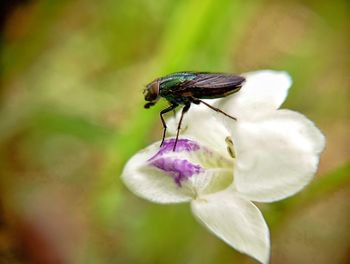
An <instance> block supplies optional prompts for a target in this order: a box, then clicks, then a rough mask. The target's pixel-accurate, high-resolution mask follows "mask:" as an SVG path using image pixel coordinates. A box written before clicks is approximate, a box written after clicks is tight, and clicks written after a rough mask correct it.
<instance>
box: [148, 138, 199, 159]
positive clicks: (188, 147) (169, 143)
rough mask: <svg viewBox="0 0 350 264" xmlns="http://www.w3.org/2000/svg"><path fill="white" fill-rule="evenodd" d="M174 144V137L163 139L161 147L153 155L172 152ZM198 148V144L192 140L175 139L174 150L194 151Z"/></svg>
mask: <svg viewBox="0 0 350 264" xmlns="http://www.w3.org/2000/svg"><path fill="white" fill-rule="evenodd" d="M174 144H175V138H171V139H167V140H164V142H163V146H162V147H161V149H160V150H159V151H158V153H157V154H156V155H155V156H154V157H156V156H157V155H163V154H166V153H168V152H170V151H171V152H173V147H174ZM199 148H200V147H199V145H198V144H197V143H196V142H194V141H192V140H189V139H179V140H178V141H177V144H176V149H175V151H174V152H182V151H187V152H189V151H196V150H198V149H199ZM151 159H153V158H151Z"/></svg>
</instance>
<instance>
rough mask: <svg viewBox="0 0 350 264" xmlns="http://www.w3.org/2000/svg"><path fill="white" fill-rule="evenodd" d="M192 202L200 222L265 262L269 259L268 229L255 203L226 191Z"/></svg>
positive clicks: (237, 247)
mask: <svg viewBox="0 0 350 264" xmlns="http://www.w3.org/2000/svg"><path fill="white" fill-rule="evenodd" d="M191 205H192V212H193V214H194V215H195V216H196V217H197V218H198V219H199V221H200V222H201V223H202V224H203V225H204V226H206V227H207V228H208V229H209V230H210V231H212V232H213V233H214V234H215V235H217V236H218V237H219V238H221V239H222V240H224V241H225V242H226V243H227V244H229V245H230V246H232V247H233V248H235V249H237V250H238V251H241V252H243V253H246V254H248V255H250V256H252V257H254V258H256V259H257V260H259V261H260V262H262V263H267V262H268V259H269V254H270V238H269V229H268V227H267V224H266V222H265V220H264V218H263V216H262V214H261V212H260V211H259V209H258V208H257V207H256V206H255V205H254V204H253V203H251V202H249V201H248V200H246V199H243V198H241V197H239V196H238V195H237V194H236V193H235V192H234V191H231V190H225V191H222V192H218V193H215V194H211V195H207V196H203V197H201V198H200V199H198V200H194V201H192V203H191Z"/></svg>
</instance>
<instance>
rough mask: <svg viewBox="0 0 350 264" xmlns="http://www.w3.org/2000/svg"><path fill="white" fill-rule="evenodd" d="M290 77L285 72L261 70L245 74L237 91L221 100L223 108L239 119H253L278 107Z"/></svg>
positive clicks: (288, 84)
mask: <svg viewBox="0 0 350 264" xmlns="http://www.w3.org/2000/svg"><path fill="white" fill-rule="evenodd" d="M291 85H292V79H291V77H290V76H289V75H288V73H287V72H283V71H272V70H262V71H257V72H252V73H248V74H246V82H245V84H244V85H243V87H242V88H241V90H239V91H238V92H237V93H235V94H233V95H231V96H228V97H226V98H225V100H223V102H224V105H223V110H224V111H225V112H227V113H229V114H231V115H232V116H234V117H237V118H238V120H239V119H254V118H255V117H256V116H259V115H260V114H264V113H266V112H269V111H272V110H276V109H278V108H279V107H280V106H281V104H282V103H283V102H284V100H285V98H286V96H287V93H288V89H289V87H290V86H291Z"/></svg>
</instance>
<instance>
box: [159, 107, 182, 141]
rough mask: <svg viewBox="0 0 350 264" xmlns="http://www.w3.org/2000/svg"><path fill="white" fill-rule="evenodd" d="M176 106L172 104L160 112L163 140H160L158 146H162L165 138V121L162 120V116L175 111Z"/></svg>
mask: <svg viewBox="0 0 350 264" xmlns="http://www.w3.org/2000/svg"><path fill="white" fill-rule="evenodd" d="M177 106H178V105H177V104H172V105H171V106H169V107H167V108H165V109H163V110H162V111H160V120H162V124H163V138H162V143H160V146H162V145H163V143H164V138H165V133H166V128H167V126H166V123H165V120H164V118H163V115H164V114H166V113H168V112H170V111H172V110H175V108H176V107H177Z"/></svg>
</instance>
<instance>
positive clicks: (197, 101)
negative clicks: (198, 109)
mask: <svg viewBox="0 0 350 264" xmlns="http://www.w3.org/2000/svg"><path fill="white" fill-rule="evenodd" d="M192 102H193V103H195V104H200V103H202V104H204V105H206V106H208V107H209V108H211V109H213V110H214V111H216V112H219V113H221V114H224V115H225V116H227V117H229V118H231V119H233V120H235V121H237V118H235V117H233V116H230V115H229V114H226V113H225V112H224V111H222V110H220V109H219V108H216V107H214V106H211V105H210V104H208V103H206V102H204V101H202V100H200V99H197V98H192Z"/></svg>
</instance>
